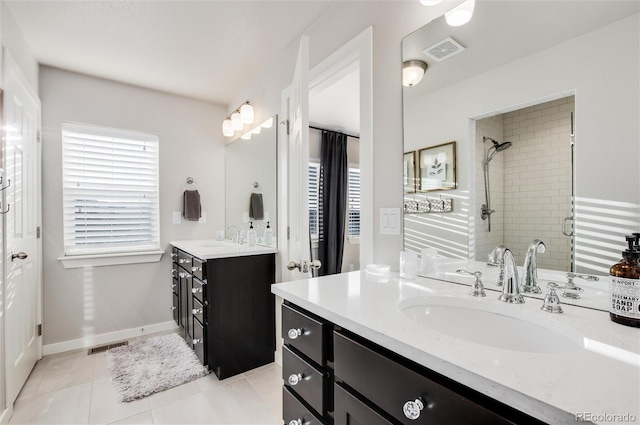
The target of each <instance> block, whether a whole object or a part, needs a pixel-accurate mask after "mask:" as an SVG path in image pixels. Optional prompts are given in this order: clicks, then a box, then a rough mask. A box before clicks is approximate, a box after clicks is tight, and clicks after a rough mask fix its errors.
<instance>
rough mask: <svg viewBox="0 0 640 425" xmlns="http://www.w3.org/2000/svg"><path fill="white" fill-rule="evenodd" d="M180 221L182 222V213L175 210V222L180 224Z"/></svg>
mask: <svg viewBox="0 0 640 425" xmlns="http://www.w3.org/2000/svg"><path fill="white" fill-rule="evenodd" d="M180 223H182V214H180V211H174V212H173V224H180Z"/></svg>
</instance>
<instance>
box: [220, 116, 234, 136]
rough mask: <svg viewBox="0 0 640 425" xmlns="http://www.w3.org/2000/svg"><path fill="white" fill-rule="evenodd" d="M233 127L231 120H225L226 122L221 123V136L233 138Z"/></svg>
mask: <svg viewBox="0 0 640 425" xmlns="http://www.w3.org/2000/svg"><path fill="white" fill-rule="evenodd" d="M233 133H234V131H233V125H231V120H230V119H229V118H227V119H226V120H224V121H222V134H224V135H225V136H227V137H231V136H233Z"/></svg>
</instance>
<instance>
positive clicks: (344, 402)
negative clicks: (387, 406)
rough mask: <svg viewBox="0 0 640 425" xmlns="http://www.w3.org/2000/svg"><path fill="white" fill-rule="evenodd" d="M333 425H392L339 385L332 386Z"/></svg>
mask: <svg viewBox="0 0 640 425" xmlns="http://www.w3.org/2000/svg"><path fill="white" fill-rule="evenodd" d="M333 388H334V392H333V394H334V398H335V400H336V401H335V410H334V415H333V416H334V422H333V423H334V425H353V424H367V425H393V423H392V422H389V421H388V420H386V419H385V418H383V417H382V416H381V415H380V414H379V413H378V412H376V411H375V410H373V409H372V408H370V407H369V406H367V405H366V404H364V403H363V402H361V401H360V400H358V399H357V398H356V397H355V396H354V395H352V394H351V393H350V392H349V391H347V390H346V389H344V388H342V386H340V385H339V384H335V385H334V387H333Z"/></svg>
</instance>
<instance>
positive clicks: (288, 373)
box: [282, 346, 328, 415]
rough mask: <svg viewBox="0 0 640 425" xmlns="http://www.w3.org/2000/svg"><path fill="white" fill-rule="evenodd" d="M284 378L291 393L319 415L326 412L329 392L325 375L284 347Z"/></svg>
mask: <svg viewBox="0 0 640 425" xmlns="http://www.w3.org/2000/svg"><path fill="white" fill-rule="evenodd" d="M282 378H283V379H284V384H285V385H287V386H288V387H289V388H290V389H291V391H293V392H295V393H296V394H298V395H299V396H300V397H301V398H302V399H303V400H304V401H306V402H307V403H308V404H309V406H311V407H312V408H314V409H315V410H316V412H317V413H319V414H320V415H322V414H323V413H324V411H325V408H324V407H325V406H324V404H323V401H324V400H325V398H326V397H324V395H325V393H326V392H327V388H328V386H327V379H326V378H325V376H324V374H323V373H322V372H321V371H319V370H317V369H316V368H315V367H314V366H312V365H310V364H309V363H307V362H306V361H304V360H303V359H302V358H300V357H298V356H297V355H296V354H295V353H293V352H292V351H291V350H289V349H288V348H287V346H284V347H283V348H282Z"/></svg>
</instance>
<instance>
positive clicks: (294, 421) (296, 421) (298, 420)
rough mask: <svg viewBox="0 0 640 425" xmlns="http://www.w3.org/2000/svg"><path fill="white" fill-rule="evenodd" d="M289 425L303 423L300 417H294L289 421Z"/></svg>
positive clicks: (302, 424) (300, 424) (301, 424)
mask: <svg viewBox="0 0 640 425" xmlns="http://www.w3.org/2000/svg"><path fill="white" fill-rule="evenodd" d="M289 425H304V422H302V419H294V420H292V421H289Z"/></svg>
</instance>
